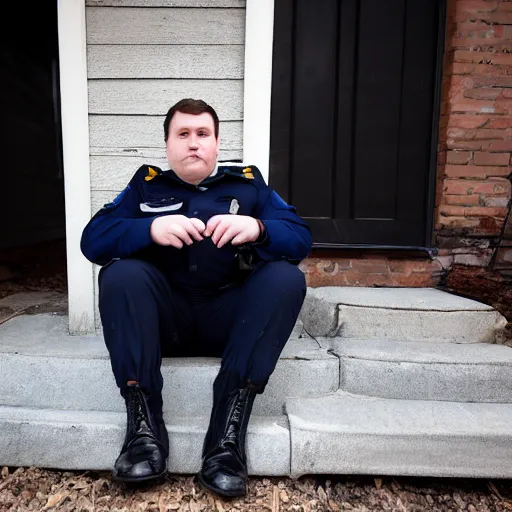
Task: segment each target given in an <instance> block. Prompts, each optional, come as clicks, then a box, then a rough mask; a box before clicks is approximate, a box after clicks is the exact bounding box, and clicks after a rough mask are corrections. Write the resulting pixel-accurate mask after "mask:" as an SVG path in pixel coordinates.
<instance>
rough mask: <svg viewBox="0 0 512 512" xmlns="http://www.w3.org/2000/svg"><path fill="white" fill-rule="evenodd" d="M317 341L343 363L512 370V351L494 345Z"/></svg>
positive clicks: (506, 347) (502, 346) (328, 339)
mask: <svg viewBox="0 0 512 512" xmlns="http://www.w3.org/2000/svg"><path fill="white" fill-rule="evenodd" d="M317 341H318V342H319V344H320V346H321V347H322V348H324V349H326V350H327V351H328V353H330V354H332V355H334V356H336V357H338V358H340V359H359V360H364V361H375V362H383V363H384V362H386V363H401V362H404V363H417V364H449V365H459V364H460V365H475V366H477V365H483V366H485V365H490V366H512V347H508V346H506V345H499V344H495V343H446V342H444V341H437V342H436V341H414V340H409V341H403V340H389V339H358V338H343V337H340V336H336V337H332V338H327V337H318V338H317ZM379 351H380V352H381V354H379V353H378V352H379ZM458 357H460V359H459V358H458ZM484 357H485V358H487V360H484V359H483V358H484Z"/></svg>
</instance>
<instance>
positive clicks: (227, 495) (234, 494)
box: [197, 474, 247, 498]
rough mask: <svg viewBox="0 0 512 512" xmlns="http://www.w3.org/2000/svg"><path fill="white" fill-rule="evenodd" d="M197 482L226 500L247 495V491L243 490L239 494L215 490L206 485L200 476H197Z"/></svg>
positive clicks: (237, 492)
mask: <svg viewBox="0 0 512 512" xmlns="http://www.w3.org/2000/svg"><path fill="white" fill-rule="evenodd" d="M197 478H198V480H199V483H200V484H201V485H202V486H203V487H205V488H206V489H208V490H209V491H212V492H213V493H215V494H218V495H219V496H224V497H226V498H238V497H240V496H245V495H246V494H247V491H246V490H243V491H242V492H239V491H232V492H228V491H223V490H222V489H217V487H213V486H212V485H210V484H207V483H206V482H205V481H204V480H203V477H202V476H201V474H199V475H198V477H197Z"/></svg>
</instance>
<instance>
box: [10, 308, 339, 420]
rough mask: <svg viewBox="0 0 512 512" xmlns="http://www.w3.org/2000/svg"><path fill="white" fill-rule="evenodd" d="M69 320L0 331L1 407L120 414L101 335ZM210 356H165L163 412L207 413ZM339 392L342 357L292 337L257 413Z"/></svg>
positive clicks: (28, 321) (23, 322) (213, 365)
mask: <svg viewBox="0 0 512 512" xmlns="http://www.w3.org/2000/svg"><path fill="white" fill-rule="evenodd" d="M67 321H68V319H67V317H65V316H55V315H34V316H20V317H17V318H14V319H12V320H10V321H8V322H7V323H5V324H4V325H3V326H2V327H1V328H0V329H1V330H0V339H1V342H0V375H2V393H1V395H0V405H6V406H14V407H33V408H41V409H57V410H77V411H80V410H82V411H88V410H90V411H114V412H115V411H118V412H122V411H124V402H123V400H122V399H121V397H120V395H119V391H118V389H117V386H116V384H115V381H114V377H113V375H112V370H111V367H110V361H109V358H108V352H107V350H106V348H105V344H104V341H103V338H102V337H101V336H69V334H68V333H67ZM218 370H219V360H218V359H214V358H174V359H170V358H168V359H164V361H163V363H162V374H163V377H164V390H163V399H164V408H165V410H166V411H168V412H169V413H170V414H173V415H176V416H201V415H205V414H209V411H210V409H211V404H212V384H213V381H214V379H215V376H216V375H217V372H218ZM338 387H339V360H338V358H337V357H336V356H334V355H332V354H329V353H328V352H327V349H322V348H320V347H319V345H318V343H317V342H316V341H314V340H312V339H308V338H303V339H299V338H295V339H291V340H290V341H289V342H288V343H287V345H286V347H285V349H284V351H283V353H282V354H281V359H280V360H279V362H278V364H277V367H276V370H275V372H274V374H273V375H272V377H271V380H270V381H269V384H268V386H267V389H266V391H265V393H264V394H263V395H260V396H258V397H257V399H256V402H255V405H254V412H255V414H257V415H262V416H264V415H267V416H273V415H280V414H282V413H283V406H284V402H285V399H286V398H287V397H290V396H315V395H319V394H325V393H329V392H334V391H336V390H337V389H338Z"/></svg>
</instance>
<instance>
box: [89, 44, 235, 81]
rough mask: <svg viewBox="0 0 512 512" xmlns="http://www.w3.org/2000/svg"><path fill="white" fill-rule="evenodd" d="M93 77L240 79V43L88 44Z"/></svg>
mask: <svg viewBox="0 0 512 512" xmlns="http://www.w3.org/2000/svg"><path fill="white" fill-rule="evenodd" d="M87 62H88V75H89V78H90V79H93V78H164V79H169V78H199V79H208V78H210V79H215V80H218V79H242V78H243V76H244V47H243V46H242V45H218V46H207V45H172V46H164V45H140V46H139V45H90V46H88V48H87Z"/></svg>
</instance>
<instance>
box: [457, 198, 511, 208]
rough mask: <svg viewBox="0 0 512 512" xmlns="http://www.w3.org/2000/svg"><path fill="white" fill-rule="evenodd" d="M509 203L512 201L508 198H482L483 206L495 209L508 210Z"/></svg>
mask: <svg viewBox="0 0 512 512" xmlns="http://www.w3.org/2000/svg"><path fill="white" fill-rule="evenodd" d="M457 197H461V196H457ZM471 197H473V196H471ZM509 201H510V199H509V198H508V197H483V196H481V197H480V202H481V203H482V204H483V206H492V207H494V208H508V203H509Z"/></svg>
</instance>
